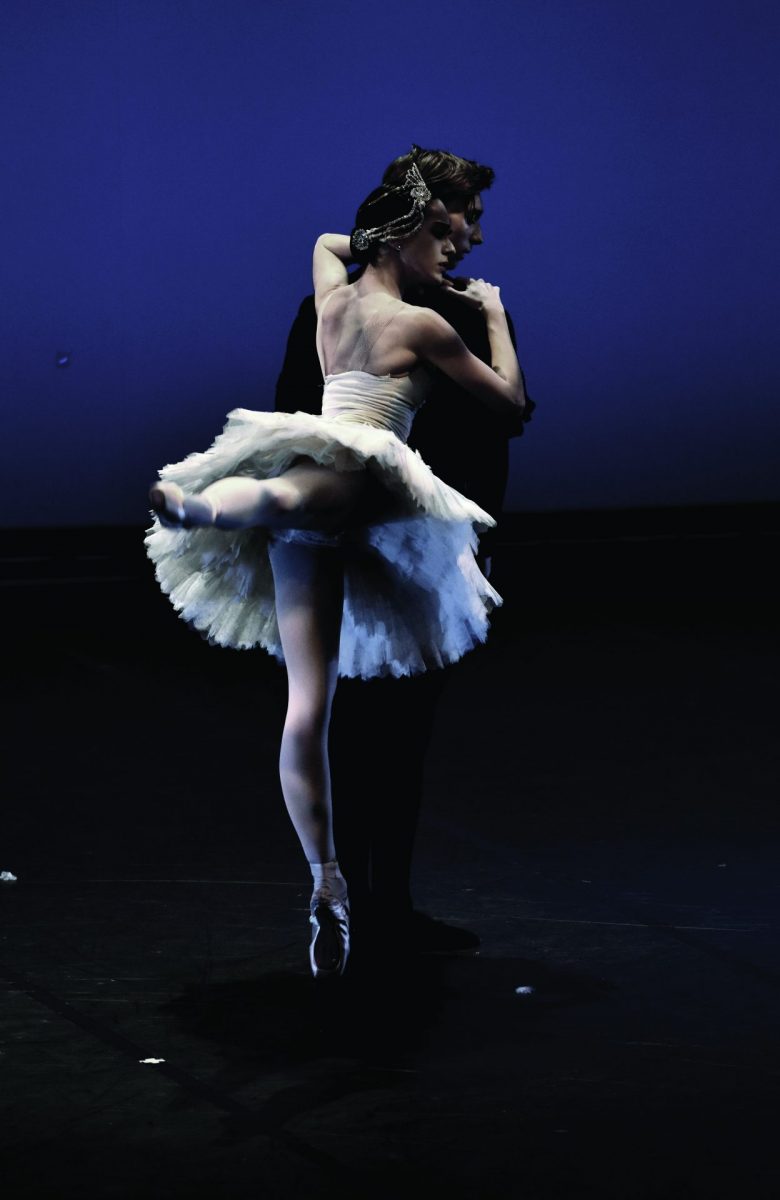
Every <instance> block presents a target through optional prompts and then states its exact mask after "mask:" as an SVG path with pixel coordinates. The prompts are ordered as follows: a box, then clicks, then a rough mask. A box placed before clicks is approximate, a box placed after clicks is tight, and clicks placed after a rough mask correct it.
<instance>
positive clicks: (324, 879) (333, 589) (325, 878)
mask: <svg viewBox="0 0 780 1200" xmlns="http://www.w3.org/2000/svg"><path fill="white" fill-rule="evenodd" d="M270 556H271V565H272V568H273V573H274V591H275V597H276V614H277V619H278V622H279V633H280V637H281V643H282V649H283V651H284V658H285V665H286V667H287V680H288V703H287V716H286V719H285V724H284V732H283V734H282V745H281V751H280V755H279V775H280V779H281V784H282V793H283V795H284V800H285V804H286V805H287V811H288V812H289V814H290V818H291V820H292V823H293V826H294V828H295V832H296V833H297V835H298V838H299V840H300V843H301V846H302V848H303V852H304V854H305V855H306V859H307V861H308V863H309V866H310V868H311V872H312V877H313V880H314V894H313V896H312V901H311V913H312V923H313V925H314V926H315V936H314V939H313V941H312V946H311V950H310V956H311V965H312V970H313V971H314V974H315V975H317V974H334V973H335V974H340V973H341V971H343V969H344V964H345V963H346V959H347V955H348V953H349V925H348V921H349V908H348V905H347V887H346V882H345V880H344V878H343V876H342V874H341V872H340V870H339V867H338V862H337V861H336V851H335V847H334V843H333V816H332V805H331V782H330V763H329V759H328V727H329V724H330V715H331V708H332V704H333V695H334V692H335V690H336V681H337V677H338V659H339V635H340V631H341V616H342V606H343V596H344V582H343V566H342V561H341V555H340V553H339V552H338V551H334V550H332V549H322V548H313V547H310V546H302V545H299V544H290V543H287V542H273V541H272V542H271V545H270Z"/></svg>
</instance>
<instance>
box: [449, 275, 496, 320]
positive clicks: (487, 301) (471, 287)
mask: <svg viewBox="0 0 780 1200" xmlns="http://www.w3.org/2000/svg"><path fill="white" fill-rule="evenodd" d="M442 286H443V287H444V289H445V290H446V291H448V292H450V293H451V294H452V295H453V296H457V297H458V299H459V300H462V301H463V303H464V304H467V305H468V307H469V308H476V309H478V310H479V311H480V312H484V313H487V312H490V311H491V310H492V311H494V312H503V311H504V306H503V304H502V303H501V288H500V287H498V286H497V285H496V284H494V283H488V282H487V280H485V279H462V278H461V279H453V280H449V279H445V280H444V282H443V285H442Z"/></svg>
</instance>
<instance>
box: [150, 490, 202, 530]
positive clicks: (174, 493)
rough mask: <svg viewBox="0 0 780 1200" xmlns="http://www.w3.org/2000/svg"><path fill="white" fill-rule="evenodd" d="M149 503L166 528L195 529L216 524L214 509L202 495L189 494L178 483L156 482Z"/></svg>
mask: <svg viewBox="0 0 780 1200" xmlns="http://www.w3.org/2000/svg"><path fill="white" fill-rule="evenodd" d="M149 503H150V504H151V506H152V508H153V509H154V511H155V513H156V514H157V517H158V519H159V522H160V524H161V525H163V526H165V528H166V529H194V528H196V527H198V526H202V525H213V524H214V510H213V508H212V506H211V504H210V503H209V501H208V500H204V498H203V497H202V496H188V495H185V493H184V492H183V491H182V489H181V488H180V487H179V485H178V483H171V482H170V481H166V482H161V483H155V484H153V485H152V486H151V487H150V489H149Z"/></svg>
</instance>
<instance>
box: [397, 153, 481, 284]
mask: <svg viewBox="0 0 780 1200" xmlns="http://www.w3.org/2000/svg"><path fill="white" fill-rule="evenodd" d="M413 161H414V162H415V163H416V164H417V167H418V170H419V171H420V174H421V175H422V177H423V179H424V180H425V183H426V184H427V186H428V188H429V189H430V192H431V195H432V196H433V198H434V199H435V200H441V201H442V202H443V203H444V205H445V207H446V209H447V211H448V213H449V214H450V225H451V227H452V228H451V233H450V240H451V242H452V244H453V246H454V247H455V254H454V255H452V256H451V262H450V264H449V266H450V269H452V268H453V267H455V266H457V264H458V263H459V262H460V261H461V260H462V259H463V258H464V257H465V256H466V255H467V254H469V253H470V252H471V249H472V247H473V246H480V245H481V244H482V240H483V239H482V227H481V221H482V212H483V206H482V197H481V195H480V193H481V192H483V191H486V190H487V188H489V187H490V186H491V184H492V183H493V180H494V179H495V171H494V170H493V168H492V167H486V166H483V165H482V164H481V163H477V162H474V161H473V160H472V159H470V158H461V157H460V155H457V154H451V153H450V151H449V150H421V149H420V148H419V147H418V146H413V147H412V149H411V151H410V152H409V153H408V154H402V155H401V157H400V158H396V159H394V160H393V162H391V163H390V165H389V167H388V168H387V170H386V171H385V173H384V176H383V178H382V182H383V183H384V184H398V183H399V182H400V181H401V180H402V179H403V177H404V175H405V174H406V172H407V171H408V170H409V167H410V166H411V164H412V162H413Z"/></svg>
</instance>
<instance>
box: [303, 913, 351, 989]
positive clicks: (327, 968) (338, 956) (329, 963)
mask: <svg viewBox="0 0 780 1200" xmlns="http://www.w3.org/2000/svg"><path fill="white" fill-rule="evenodd" d="M309 922H310V924H311V925H312V928H313V931H314V932H313V933H312V939H311V945H310V946H309V962H310V963H311V973H312V975H313V976H314V978H315V979H331V978H337V977H338V976H339V975H343V974H344V968H345V967H346V965H347V959H348V958H349V902H348V901H346V900H345V901H344V902H343V903H342V902H341V901H340V900H331V899H329V898H328V897H327V896H325V895H323V894H320V895H317V894H316V893H315V895H314V896H312V901H311V915H310V917H309Z"/></svg>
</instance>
